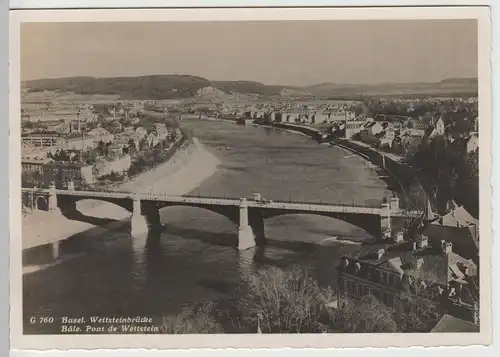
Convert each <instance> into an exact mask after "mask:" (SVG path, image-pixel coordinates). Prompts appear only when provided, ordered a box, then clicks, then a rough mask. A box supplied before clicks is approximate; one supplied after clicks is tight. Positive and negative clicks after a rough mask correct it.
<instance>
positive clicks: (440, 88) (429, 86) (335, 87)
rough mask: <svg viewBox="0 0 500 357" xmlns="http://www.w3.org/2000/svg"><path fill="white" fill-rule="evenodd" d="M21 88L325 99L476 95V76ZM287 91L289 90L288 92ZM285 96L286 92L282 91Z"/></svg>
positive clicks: (163, 78)
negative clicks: (211, 92) (361, 81)
mask: <svg viewBox="0 0 500 357" xmlns="http://www.w3.org/2000/svg"><path fill="white" fill-rule="evenodd" d="M22 86H23V88H26V89H28V91H31V92H43V91H45V90H47V91H59V92H73V93H77V94H114V95H119V96H120V97H121V99H137V100H140V99H151V100H159V99H177V98H191V97H194V96H196V94H197V92H198V91H199V90H200V89H202V88H205V87H213V88H216V89H218V90H220V91H222V92H224V93H226V94H231V93H241V94H257V95H260V96H264V97H272V96H279V95H281V94H282V91H283V90H291V91H292V94H293V95H294V96H299V97H300V96H303V97H310V96H314V97H318V98H325V99H341V100H362V99H363V98H365V99H366V98H370V97H376V96H384V95H385V96H387V95H390V96H392V97H401V96H404V97H408V96H410V97H415V96H437V95H444V96H475V95H477V79H475V78H470V79H468V78H466V79H450V80H446V81H441V82H437V83H383V84H376V85H347V84H346V85H342V84H333V83H323V84H319V85H312V86H287V85H267V84H263V83H260V82H255V81H211V80H208V79H206V78H203V77H198V76H190V75H150V76H140V77H114V78H95V77H70V78H53V79H38V80H31V81H25V82H23V83H22ZM288 94H290V93H288ZM285 95H286V94H285Z"/></svg>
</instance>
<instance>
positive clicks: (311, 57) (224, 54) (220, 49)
mask: <svg viewBox="0 0 500 357" xmlns="http://www.w3.org/2000/svg"><path fill="white" fill-rule="evenodd" d="M148 74H190V75H198V76H202V77H205V78H207V79H211V80H254V81H259V82H263V83H266V84H288V85H308V84H315V83H322V82H334V83H380V82H416V81H418V82H434V81H440V80H442V79H445V78H452V77H477V21H476V20H413V21H408V20H406V21H386V20H383V21H382V20H378V21H366V20H358V21H338V20H337V21H321V22H320V21H314V22H313V21H294V22H229V23H228V22H205V23H203V22H187V23H186V22H177V23H173V22H163V23H30V24H23V25H22V31H21V77H22V79H23V80H28V79H37V78H57V77H72V76H94V77H116V76H139V75H148Z"/></svg>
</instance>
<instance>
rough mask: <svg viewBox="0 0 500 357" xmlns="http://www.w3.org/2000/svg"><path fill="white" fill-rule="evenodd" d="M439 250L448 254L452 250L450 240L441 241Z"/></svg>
mask: <svg viewBox="0 0 500 357" xmlns="http://www.w3.org/2000/svg"><path fill="white" fill-rule="evenodd" d="M441 251H442V252H443V254H450V253H451V252H452V244H451V242H446V241H444V240H442V241H441Z"/></svg>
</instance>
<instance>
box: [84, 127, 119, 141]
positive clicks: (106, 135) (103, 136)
mask: <svg viewBox="0 0 500 357" xmlns="http://www.w3.org/2000/svg"><path fill="white" fill-rule="evenodd" d="M87 135H88V136H90V137H92V138H94V141H95V142H96V143H99V142H100V141H102V142H103V143H105V144H107V143H111V142H113V140H114V139H115V136H114V135H113V134H111V133H110V132H109V131H107V130H106V129H104V128H94V129H92V130H90V131H89V132H87Z"/></svg>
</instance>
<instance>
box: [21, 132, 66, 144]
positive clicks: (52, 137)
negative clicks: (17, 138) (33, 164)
mask: <svg viewBox="0 0 500 357" xmlns="http://www.w3.org/2000/svg"><path fill="white" fill-rule="evenodd" d="M21 140H22V143H23V144H25V145H28V146H31V147H54V146H60V145H61V144H62V142H63V139H62V138H61V136H60V134H59V133H48V132H47V133H30V134H26V135H25V134H22V135H21Z"/></svg>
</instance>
